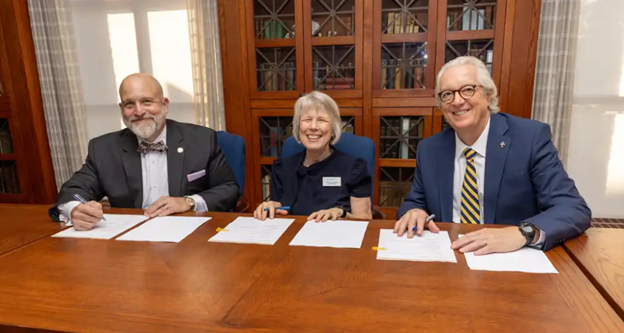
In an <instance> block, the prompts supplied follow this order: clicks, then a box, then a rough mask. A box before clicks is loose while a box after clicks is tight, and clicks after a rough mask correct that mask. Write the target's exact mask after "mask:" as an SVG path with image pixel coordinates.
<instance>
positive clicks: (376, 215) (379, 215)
mask: <svg viewBox="0 0 624 333" xmlns="http://www.w3.org/2000/svg"><path fill="white" fill-rule="evenodd" d="M371 212H372V213H373V214H372V215H373V220H385V219H386V214H384V213H383V212H382V211H381V210H379V207H378V206H373V208H371Z"/></svg>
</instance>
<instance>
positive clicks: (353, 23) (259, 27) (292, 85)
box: [219, 0, 541, 218]
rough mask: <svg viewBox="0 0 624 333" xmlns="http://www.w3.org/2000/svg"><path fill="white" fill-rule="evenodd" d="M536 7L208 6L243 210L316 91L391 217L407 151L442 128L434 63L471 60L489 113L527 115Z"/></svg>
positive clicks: (363, 2) (255, 1) (360, 1)
mask: <svg viewBox="0 0 624 333" xmlns="http://www.w3.org/2000/svg"><path fill="white" fill-rule="evenodd" d="M540 8H541V1H540V0H527V1H524V0H478V1H476V2H475V1H467V0H236V1H230V0H219V15H220V35H221V50H222V60H223V69H224V70H223V76H224V92H225V103H226V121H227V128H228V131H230V132H234V133H236V134H239V135H242V136H243V137H244V138H245V139H246V142H247V145H248V147H249V149H248V154H247V168H248V170H250V171H249V172H248V173H247V174H248V175H249V177H247V179H246V184H247V186H246V189H249V191H247V193H245V195H246V196H247V197H248V198H249V199H250V201H251V207H252V208H253V207H255V206H256V205H257V204H259V203H260V202H261V201H263V200H265V199H266V198H267V197H268V192H269V191H268V189H269V184H270V179H269V177H270V172H271V164H272V162H273V161H274V160H275V158H276V157H277V156H280V154H281V145H282V142H283V141H284V140H285V139H286V138H287V137H288V136H290V135H291V134H292V125H291V122H292V115H293V106H294V103H295V101H296V99H297V98H298V97H299V96H301V95H302V94H304V93H307V92H310V91H312V90H320V91H323V92H325V93H327V94H329V95H330V96H332V97H333V98H334V99H335V100H336V101H337V103H338V105H339V106H340V109H341V115H342V116H343V124H345V126H344V129H345V130H348V131H350V132H353V133H355V134H357V135H363V136H367V137H370V138H372V139H373V141H374V142H375V143H376V145H377V161H376V170H375V175H376V176H375V179H374V185H375V186H374V194H373V196H374V199H373V202H374V204H375V205H378V206H380V207H381V210H382V211H383V212H385V213H386V214H388V217H389V218H393V217H394V214H395V212H396V208H397V206H398V205H399V204H400V203H401V202H402V200H403V197H404V196H405V195H406V194H407V192H408V191H409V186H410V184H411V181H412V177H413V172H414V167H415V165H416V161H415V155H416V150H417V149H418V148H417V147H418V142H420V140H422V139H424V138H426V137H429V136H431V135H433V134H435V133H437V132H440V131H441V130H442V129H443V128H445V127H446V126H448V124H446V123H445V121H444V119H443V116H442V113H441V112H440V110H438V109H437V108H436V105H435V97H434V88H435V79H436V78H435V76H436V73H437V72H438V70H439V69H440V68H441V67H442V65H443V64H444V63H446V62H448V61H449V60H451V59H453V58H455V57H458V56H461V55H467V54H469V55H473V56H477V57H479V58H481V59H482V60H483V61H484V62H485V63H486V64H487V66H488V68H489V69H490V71H491V73H492V76H493V78H494V81H495V83H496V84H497V86H498V87H499V94H500V98H501V109H502V110H503V111H504V112H508V113H511V114H514V115H518V116H522V117H530V114H531V110H530V107H531V103H530V100H531V99H532V85H533V77H534V70H535V53H536V48H537V31H538V28H539V12H540ZM512 55H513V57H512ZM518 57H522V58H518ZM510 99H513V100H518V99H520V100H522V101H523V102H522V103H521V104H516V103H513V104H511V103H509V102H508V101H509V100H510ZM527 100H528V101H529V102H528V103H527Z"/></svg>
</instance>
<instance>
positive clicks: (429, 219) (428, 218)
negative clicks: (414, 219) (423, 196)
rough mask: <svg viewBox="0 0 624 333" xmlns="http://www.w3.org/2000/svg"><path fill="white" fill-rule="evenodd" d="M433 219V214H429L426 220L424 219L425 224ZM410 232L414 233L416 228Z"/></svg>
mask: <svg viewBox="0 0 624 333" xmlns="http://www.w3.org/2000/svg"><path fill="white" fill-rule="evenodd" d="M433 219H435V214H431V215H429V216H427V218H426V219H425V224H427V223H429V221H431V220H433ZM412 231H416V227H413V228H412Z"/></svg>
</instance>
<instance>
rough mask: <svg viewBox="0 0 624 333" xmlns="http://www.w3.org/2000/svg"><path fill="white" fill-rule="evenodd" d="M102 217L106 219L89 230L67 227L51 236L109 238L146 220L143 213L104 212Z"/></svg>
mask: <svg viewBox="0 0 624 333" xmlns="http://www.w3.org/2000/svg"><path fill="white" fill-rule="evenodd" d="M104 218H106V221H104V220H102V221H100V222H98V223H97V224H96V225H95V226H94V227H93V229H91V230H84V231H77V230H76V229H74V228H69V229H65V230H63V231H61V232H59V233H57V234H55V235H53V236H52V237H71V238H93V239H111V238H113V237H115V236H117V235H119V234H120V233H122V232H124V231H126V230H128V229H130V228H132V227H134V226H135V225H137V224H139V223H141V222H143V221H145V220H147V217H145V216H144V215H115V214H104Z"/></svg>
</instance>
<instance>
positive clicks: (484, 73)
mask: <svg viewBox="0 0 624 333" xmlns="http://www.w3.org/2000/svg"><path fill="white" fill-rule="evenodd" d="M462 65H473V66H475V68H476V69H477V78H478V80H479V84H480V85H481V86H483V91H484V92H485V94H486V96H487V97H489V98H490V105H489V106H488V109H489V110H490V113H492V114H494V113H498V111H499V108H498V89H497V88H496V85H495V84H494V80H492V76H491V75H490V72H489V71H488V69H487V67H485V64H484V63H483V61H481V60H479V59H478V58H475V57H470V56H464V57H459V58H455V59H453V60H451V61H449V62H447V63H446V64H444V66H442V69H440V72H438V78H437V80H436V87H435V97H436V104H437V105H438V107H441V106H442V101H441V100H440V96H439V94H440V79H441V78H442V74H444V72H445V71H446V70H447V69H449V68H451V67H455V66H462Z"/></svg>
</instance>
